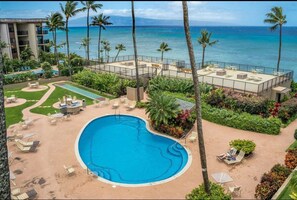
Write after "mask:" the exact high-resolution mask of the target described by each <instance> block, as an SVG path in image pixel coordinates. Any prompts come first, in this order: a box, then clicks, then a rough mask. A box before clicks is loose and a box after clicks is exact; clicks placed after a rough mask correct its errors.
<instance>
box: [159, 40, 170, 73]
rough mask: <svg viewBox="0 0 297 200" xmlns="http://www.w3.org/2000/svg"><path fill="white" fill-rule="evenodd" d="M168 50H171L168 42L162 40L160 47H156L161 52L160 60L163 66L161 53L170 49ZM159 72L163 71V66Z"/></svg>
mask: <svg viewBox="0 0 297 200" xmlns="http://www.w3.org/2000/svg"><path fill="white" fill-rule="evenodd" d="M170 50H171V48H169V47H168V44H167V43H165V42H162V43H161V44H160V48H159V49H157V51H160V52H161V62H162V66H163V54H164V52H167V51H170ZM161 72H162V73H163V67H162V69H161Z"/></svg>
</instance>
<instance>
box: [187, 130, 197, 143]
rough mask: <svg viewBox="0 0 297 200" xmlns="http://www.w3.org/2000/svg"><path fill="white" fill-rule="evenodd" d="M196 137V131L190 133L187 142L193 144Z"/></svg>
mask: <svg viewBox="0 0 297 200" xmlns="http://www.w3.org/2000/svg"><path fill="white" fill-rule="evenodd" d="M197 136H198V134H197V132H196V131H192V134H191V136H190V137H189V141H190V142H194V141H196V139H197Z"/></svg>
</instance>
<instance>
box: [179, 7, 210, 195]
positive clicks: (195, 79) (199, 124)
mask: <svg viewBox="0 0 297 200" xmlns="http://www.w3.org/2000/svg"><path fill="white" fill-rule="evenodd" d="M182 5H183V18H184V29H185V35H186V40H187V46H188V52H189V57H190V64H191V69H192V76H193V82H194V91H195V112H196V116H197V121H196V123H197V124H196V126H197V133H198V145H199V153H200V161H201V167H202V176H203V181H204V187H205V192H206V193H207V194H210V186H209V178H208V172H207V164H206V154H205V146H204V139H203V129H202V117H201V97H200V91H199V81H198V76H197V70H196V63H195V56H194V51H193V45H192V42H191V41H192V40H191V35H190V26H189V14H188V5H187V2H186V1H183V2H182Z"/></svg>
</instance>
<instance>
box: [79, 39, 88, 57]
mask: <svg viewBox="0 0 297 200" xmlns="http://www.w3.org/2000/svg"><path fill="white" fill-rule="evenodd" d="M88 43H89V40H88V38H83V39H82V40H81V43H80V47H79V48H81V47H83V48H84V50H85V56H86V60H87V59H88V50H87V47H88Z"/></svg>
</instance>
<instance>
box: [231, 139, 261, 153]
mask: <svg viewBox="0 0 297 200" xmlns="http://www.w3.org/2000/svg"><path fill="white" fill-rule="evenodd" d="M229 145H230V147H233V148H235V149H237V150H238V151H240V150H242V151H244V152H245V154H250V153H252V152H253V151H254V150H255V148H256V144H255V143H254V142H253V141H251V140H240V139H237V140H232V141H231V142H230V143H229Z"/></svg>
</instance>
